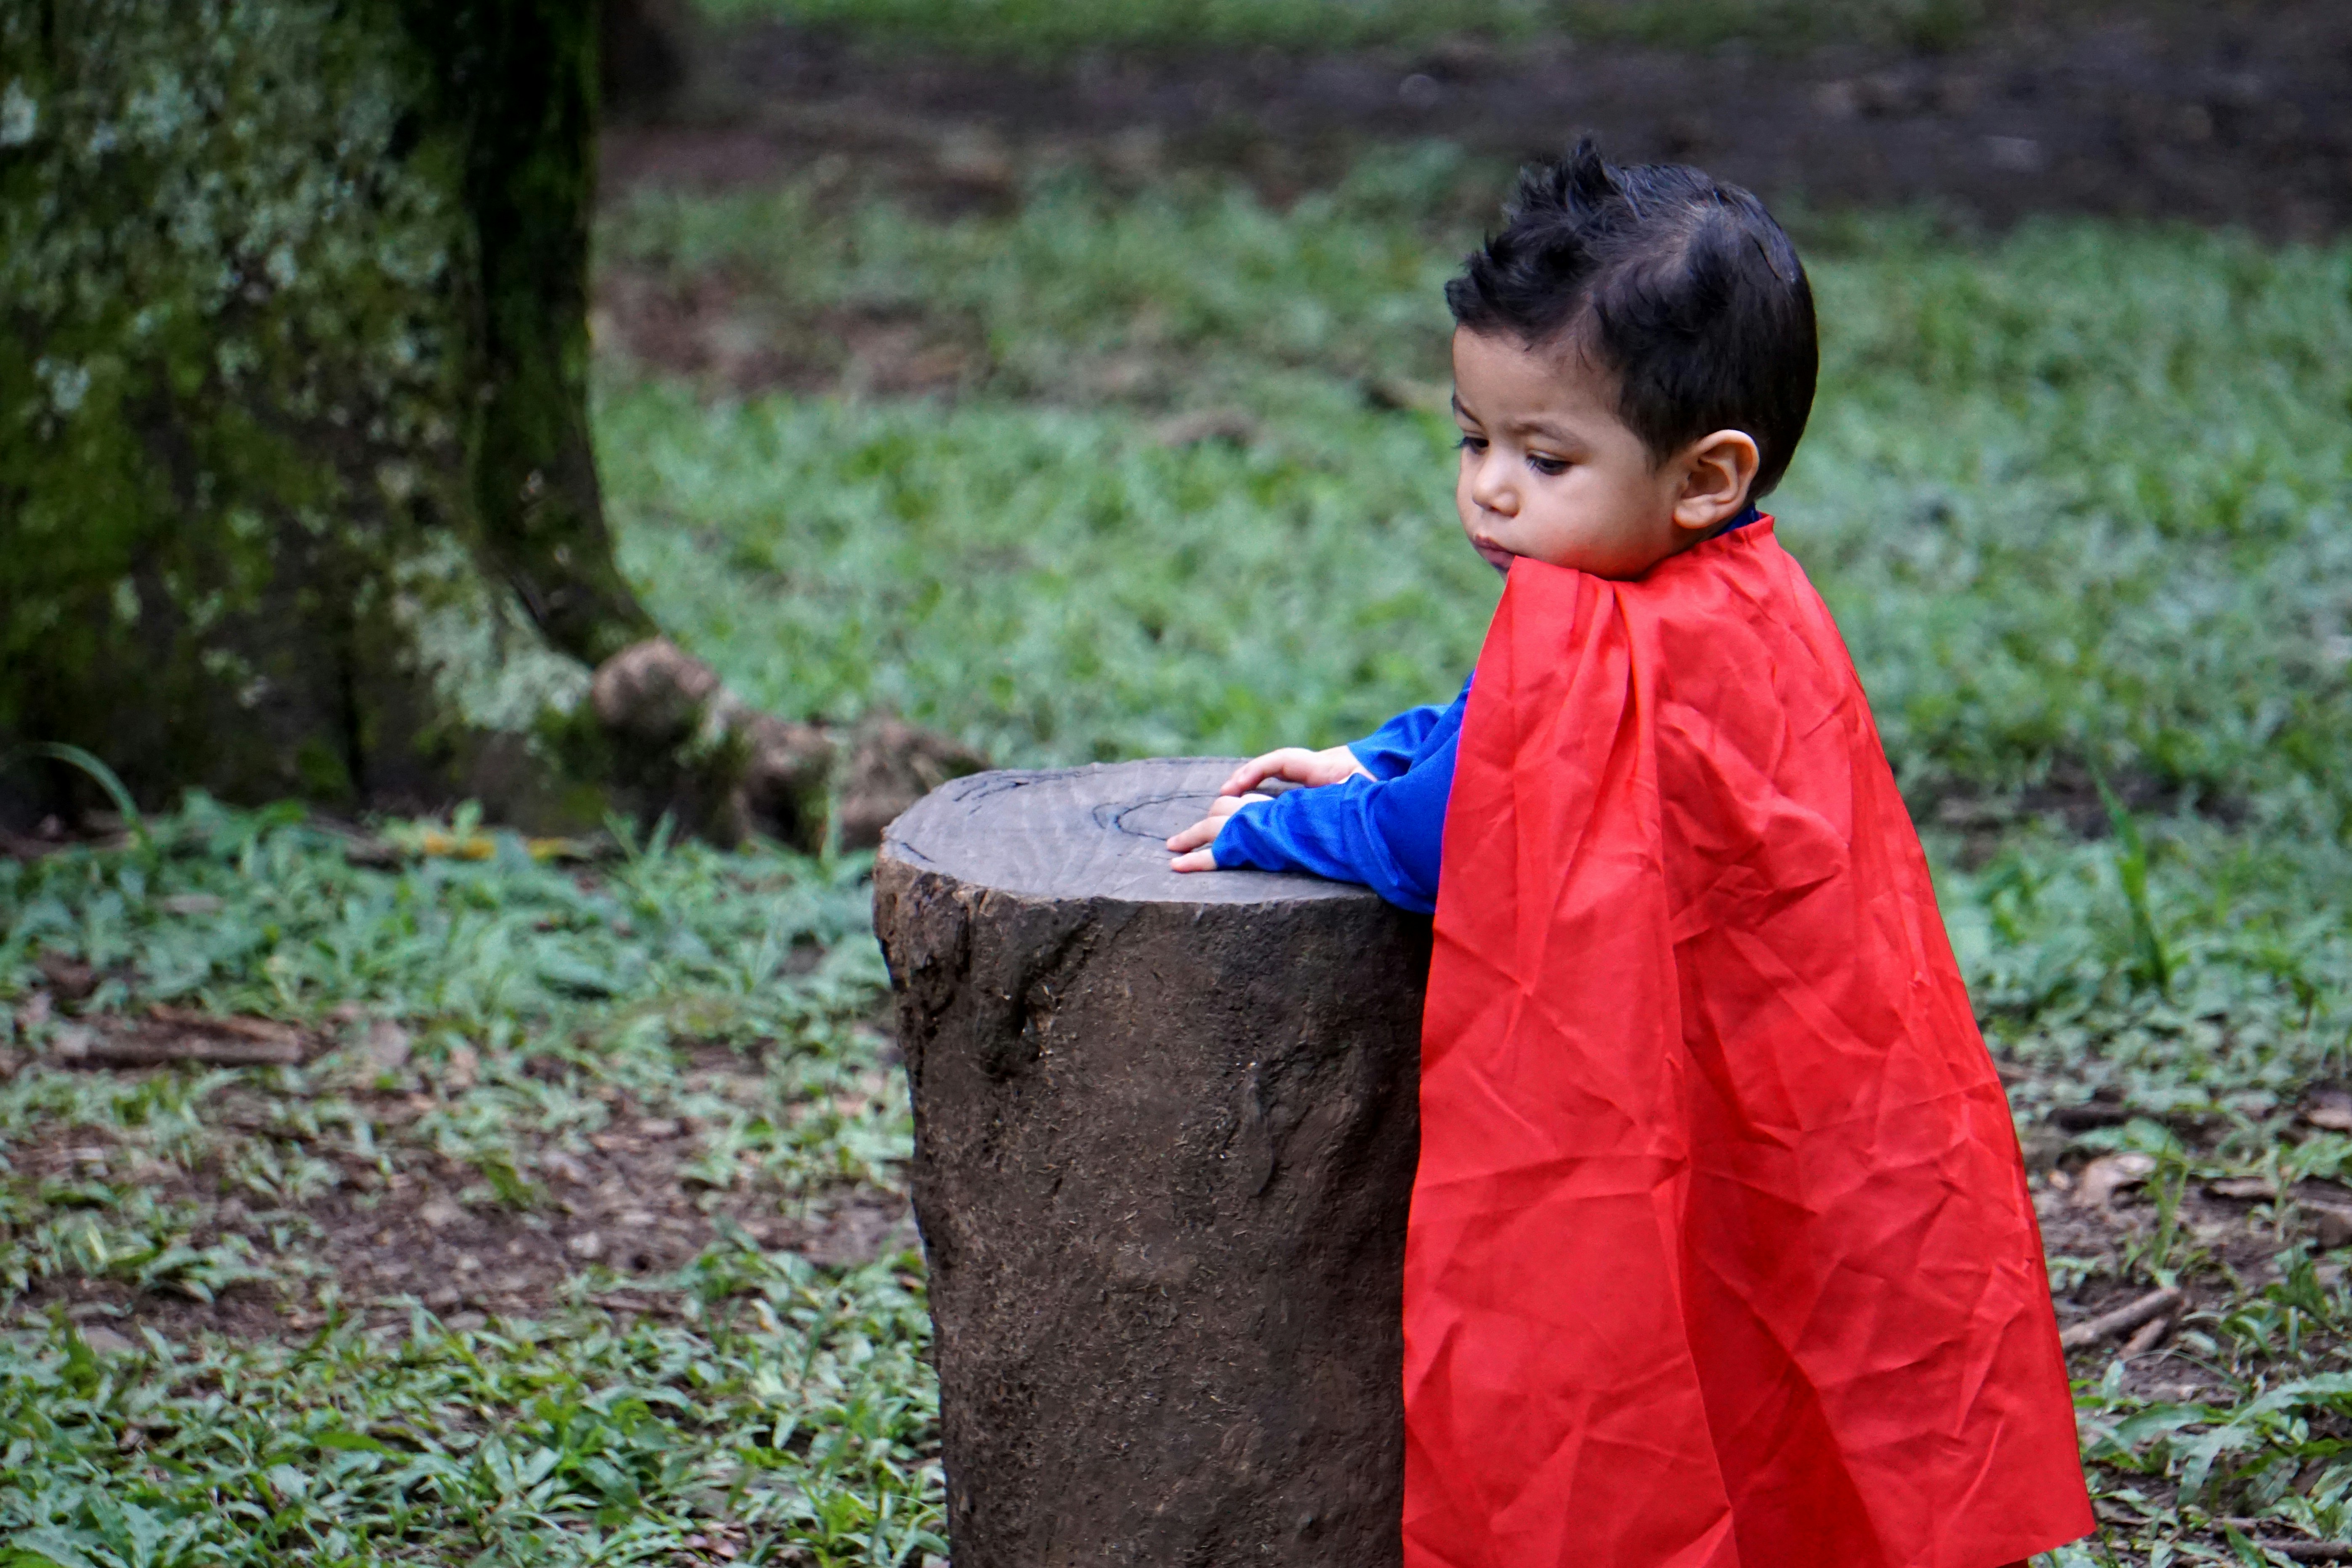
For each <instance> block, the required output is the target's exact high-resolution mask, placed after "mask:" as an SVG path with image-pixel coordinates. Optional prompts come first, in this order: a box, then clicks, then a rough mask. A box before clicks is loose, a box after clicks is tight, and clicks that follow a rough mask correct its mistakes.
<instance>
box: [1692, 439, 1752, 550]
mask: <svg viewBox="0 0 2352 1568" xmlns="http://www.w3.org/2000/svg"><path fill="white" fill-rule="evenodd" d="M1762 466H1763V458H1762V456H1761V455H1760V454H1759V452H1758V451H1757V450H1756V437H1753V436H1750V435H1749V434H1748V432H1747V431H1745V430H1717V431H1716V432H1715V433H1714V434H1713V435H1709V436H1702V437H1699V438H1698V439H1697V440H1696V441H1694V442H1692V443H1691V444H1690V445H1689V446H1688V447H1685V448H1684V449H1683V455H1682V457H1681V458H1680V459H1678V460H1677V462H1676V463H1675V467H1676V468H1678V469H1680V470H1681V472H1682V476H1683V482H1682V493H1681V494H1680V495H1679V496H1677V497H1676V498H1675V527H1676V528H1685V529H1689V530H1691V531H1693V532H1706V531H1710V530H1713V529H1717V528H1720V527H1721V526H1723V524H1725V523H1727V522H1729V521H1731V520H1732V519H1733V518H1735V517H1738V515H1739V513H1740V511H1741V510H1742V509H1744V508H1745V507H1746V506H1747V505H1748V490H1749V489H1752V488H1754V486H1755V483H1756V471H1757V469H1759V468H1761V467H1762Z"/></svg>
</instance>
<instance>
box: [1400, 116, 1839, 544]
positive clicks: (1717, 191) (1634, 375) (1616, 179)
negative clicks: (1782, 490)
mask: <svg viewBox="0 0 2352 1568" xmlns="http://www.w3.org/2000/svg"><path fill="white" fill-rule="evenodd" d="M1504 219H1505V222H1504V227H1503V231H1502V232H1501V233H1500V234H1497V235H1495V236H1493V237H1490V238H1489V239H1488V240H1487V241H1486V246H1485V247H1484V248H1483V249H1479V250H1475V251H1473V252H1471V254H1470V256H1469V258H1468V260H1467V264H1466V265H1465V268H1464V269H1463V273H1462V276H1461V277H1459V278H1456V279H1454V280H1453V281H1452V282H1450V283H1448V284H1447V285H1446V286H1445V303H1446V304H1447V305H1448V306H1449V307H1450V308H1451V309H1452V310H1453V311H1454V321H1457V322H1459V323H1461V325H1463V326H1464V327H1466V328H1468V329H1469V330H1470V331H1474V332H1505V331H1507V332H1510V333H1512V334H1514V335H1516V336H1517V338H1518V339H1519V341H1520V342H1522V343H1524V344H1526V345H1527V346H1528V347H1529V348H1535V347H1538V346H1541V345H1543V344H1547V343H1552V342H1560V341H1562V340H1570V339H1572V340H1574V341H1576V342H1578V343H1579V345H1580V346H1581V347H1583V348H1584V349H1585V350H1586V351H1587V352H1589V353H1591V354H1592V356H1593V359H1594V361H1595V363H1598V364H1600V365H1601V367H1602V368H1604V369H1606V370H1608V371H1610V372H1612V373H1613V374H1615V375H1616V377H1617V413H1618V417H1619V418H1621V419H1622V420H1624V422H1625V423H1626V424H1627V425H1628V426H1631V427H1632V429H1633V432H1634V434H1636V435H1638V436H1640V437H1642V440H1643V444H1644V445H1646V446H1647V447H1649V449H1650V452H1651V454H1652V456H1653V457H1654V458H1656V459H1657V460H1659V461H1661V462H1663V461H1664V460H1665V458H1667V457H1669V456H1670V455H1672V454H1673V453H1674V452H1675V451H1677V450H1679V449H1680V448H1681V447H1684V446H1685V445H1686V444H1687V443H1689V442H1691V441H1695V440H1696V439H1697V438H1698V437H1701V436H1704V435H1706V433H1707V432H1709V431H1711V430H1723V429H1732V430H1744V431H1746V432H1747V433H1748V435H1749V436H1751V437H1754V438H1755V441H1756V448H1757V451H1758V452H1759V455H1760V457H1761V458H1762V462H1761V466H1760V467H1759V469H1758V471H1757V475H1756V483H1755V486H1754V488H1753V489H1751V490H1750V492H1749V494H1750V496H1751V498H1752V497H1755V496H1760V495H1762V494H1764V493H1765V492H1766V491H1767V490H1769V489H1771V488H1772V487H1773V486H1774V485H1776V484H1778V483H1779V482H1780V476H1781V475H1782V474H1783V473H1785V472H1787V471H1788V468H1789V458H1790V457H1791V456H1792V455H1793V454H1794V453H1795V452H1796V449H1797V441H1798V438H1799V437H1801V436H1803V435H1804V433H1805V416H1807V415H1808V414H1810V413H1811V412H1812V406H1813V378H1814V375H1815V374H1816V373H1817V371H1818V370H1819V368H1820V363H1821V351H1820V348H1819V346H1818V344H1817V342H1816V341H1815V339H1814V335H1813V293H1812V289H1811V287H1809V286H1808V285H1807V283H1806V282H1805V268H1804V266H1803V264H1802V263H1801V262H1800V261H1799V260H1798V259H1797V249H1796V247H1794V246H1792V245H1790V243H1789V237H1788V236H1787V235H1786V234H1784V233H1782V232H1781V230H1780V225H1779V224H1777V223H1774V222H1773V221H1772V215H1771V214H1769V213H1768V212H1766V211H1765V210H1764V204H1763V203H1762V202H1759V201H1758V200H1757V199H1756V198H1755V197H1754V196H1752V195H1749V194H1748V192H1746V191H1743V190H1741V189H1740V188H1739V187H1738V186H1737V185H1727V184H1719V183H1718V182H1717V181H1716V180H1714V179H1712V178H1710V177H1709V176H1707V175H1706V174H1703V173H1701V172H1700V171H1699V170H1696V169H1694V168H1691V167H1689V166H1687V165H1685V164H1681V163H1641V164H1636V165H1634V166H1633V167H1631V168H1622V169H1621V168H1618V167H1615V166H1614V165H1612V164H1611V163H1606V162H1605V161H1603V160H1602V158H1601V152H1600V149H1599V148H1598V147H1596V146H1595V145H1594V144H1593V142H1592V138H1591V137H1590V136H1588V137H1586V138H1584V139H1583V140H1582V141H1580V142H1578V143H1577V144H1576V151H1575V152H1573V153H1570V154H1569V155H1568V156H1567V157H1566V158H1564V159H1562V160H1560V161H1559V163H1550V164H1546V165H1543V166H1541V167H1535V168H1528V169H1526V170H1523V171H1521V173H1520V175H1519V189H1518V195H1517V197H1516V198H1515V199H1514V200H1513V201H1512V203H1511V205H1510V206H1509V207H1508V208H1507V210H1506V211H1505V213H1504Z"/></svg>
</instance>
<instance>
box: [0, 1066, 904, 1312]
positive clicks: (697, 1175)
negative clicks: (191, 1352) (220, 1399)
mask: <svg viewBox="0 0 2352 1568" xmlns="http://www.w3.org/2000/svg"><path fill="white" fill-rule="evenodd" d="M730 1060H731V1061H735V1062H736V1063H737V1065H739V1066H740V1059H739V1058H731V1057H730ZM122 1076H124V1077H125V1078H133V1077H136V1076H138V1075H136V1074H124V1075H122ZM696 1077H697V1079H698V1082H699V1083H700V1084H701V1085H702V1086H703V1087H705V1088H709V1089H718V1090H719V1091H721V1092H724V1091H725V1090H726V1089H729V1088H730V1087H732V1086H730V1085H728V1084H726V1083H725V1082H723V1081H719V1079H717V1077H716V1075H714V1074H712V1073H710V1072H709V1071H707V1070H706V1071H701V1072H698V1074H697V1075H696ZM741 1081H742V1082H743V1083H744V1084H753V1083H756V1082H757V1081H758V1080H757V1079H748V1078H747V1079H742V1080H741ZM356 1103H357V1104H358V1105H359V1107H360V1108H361V1109H362V1110H364V1111H365V1112H366V1113H367V1115H368V1116H369V1117H370V1119H371V1121H372V1124H373V1135H374V1137H375V1138H377V1139H378V1140H379V1141H380V1142H379V1147H378V1150H377V1155H378V1157H376V1158H369V1157H363V1156H362V1155H359V1154H356V1153H354V1152H351V1150H350V1149H349V1148H348V1147H345V1146H341V1145H340V1144H336V1143H333V1142H330V1141H327V1140H312V1141H309V1142H307V1143H306V1144H304V1145H302V1146H300V1147H299V1149H298V1148H297V1147H296V1146H295V1145H293V1144H291V1143H289V1142H285V1140H286V1138H287V1134H286V1132H285V1131H284V1129H283V1128H282V1127H279V1126H278V1125H277V1124H275V1123H274V1122H273V1120H272V1118H271V1116H270V1113H269V1109H268V1105H267V1103H266V1102H264V1101H261V1100H257V1099H254V1098H251V1097H248V1096H247V1095H245V1094H244V1093H242V1092H241V1091H235V1090H232V1091H229V1092H227V1093H225V1094H223V1095H221V1096H218V1097H216V1098H215V1099H214V1100H211V1101H208V1102H207V1104H206V1107H205V1121H206V1123H207V1124H208V1125H209V1126H213V1127H216V1128H218V1129H220V1130H221V1131H223V1132H224V1133H226V1135H227V1136H226V1138H225V1139H224V1140H223V1141H222V1142H221V1145H220V1146H221V1148H222V1150H223V1152H221V1153H219V1154H216V1155H215V1156H211V1157H207V1158H205V1159H204V1160H202V1161H199V1162H197V1163H195V1164H194V1166H193V1168H191V1169H189V1170H186V1171H182V1170H179V1169H177V1168H176V1167H173V1166H170V1165H168V1164H165V1163H162V1162H159V1161H155V1160H152V1159H151V1158H147V1157H143V1156H141V1155H139V1154H137V1153H136V1152H134V1151H132V1150H130V1149H127V1148H124V1147H121V1146H120V1145H118V1144H116V1143H115V1142H112V1141H111V1140H110V1138H109V1137H108V1136H107V1135H106V1134H104V1133H102V1132H99V1131H94V1130H91V1129H89V1128H83V1129H79V1130H74V1131H59V1132H58V1134H56V1135H55V1136H52V1137H46V1138H42V1139H38V1140H35V1141H31V1142H19V1143H17V1144H16V1145H15V1146H13V1147H11V1148H9V1149H8V1150H7V1151H6V1153H7V1160H8V1164H9V1167H10V1174H11V1177H12V1179H13V1180H15V1181H18V1182H22V1183H25V1184H28V1185H30V1186H33V1187H35V1188H41V1187H43V1186H45V1185H46V1186H48V1187H50V1188H52V1189H54V1186H55V1184H60V1183H69V1182H77V1181H79V1182H89V1181H93V1180H103V1181H112V1182H116V1183H126V1182H127V1183H132V1184H138V1185H139V1186H141V1187H142V1188H143V1189H145V1191H146V1192H147V1193H148V1194H151V1195H152V1196H153V1197H154V1198H157V1199H159V1200H162V1201H163V1202H164V1203H166V1204H172V1205H185V1206H186V1208H187V1209H188V1210H191V1211H193V1212H194V1215H196V1216H197V1218H196V1220H195V1223H194V1225H193V1226H189V1227H188V1228H187V1229H186V1230H185V1232H184V1236H183V1237H181V1239H183V1240H184V1243H185V1245H187V1246H189V1247H194V1248H199V1249H201V1248H207V1247H215V1246H216V1245H218V1244H219V1243H221V1242H222V1241H223V1239H224V1238H226V1237H243V1238H244V1239H245V1241H246V1242H247V1244H248V1245H249V1246H250V1247H251V1249H252V1256H253V1258H254V1259H255V1261H256V1262H257V1264H259V1265H261V1266H262V1267H263V1268H265V1269H266V1270H267V1271H268V1273H269V1274H270V1275H271V1276H272V1278H270V1279H267V1280H257V1281H252V1282H246V1283H238V1284H235V1285H231V1286H229V1287H228V1288H226V1289H222V1290H220V1291H218V1292H217V1294H216V1295H215V1298H214V1299H213V1300H200V1299H197V1298H196V1297H195V1296H193V1295H191V1294H190V1293H188V1292H187V1291H186V1290H185V1289H174V1288H172V1287H169V1286H166V1287H163V1288H159V1289H145V1290H142V1289H136V1288H135V1287H134V1286H133V1285H132V1284H131V1283H129V1282H126V1281H125V1280H123V1279H110V1278H106V1277H104V1276H103V1275H94V1274H89V1273H80V1272H76V1273H70V1274H67V1275H63V1276H61V1277H59V1278H57V1279H52V1280H49V1281H47V1282H43V1283H39V1284H36V1285H35V1286H34V1287H33V1288H32V1289H30V1290H28V1291H26V1293H25V1294H24V1295H23V1296H21V1297H19V1298H18V1299H17V1301H16V1309H17V1310H18V1311H20V1312H26V1311H29V1312H32V1313H41V1312H46V1311H47V1310H51V1309H52V1308H57V1307H62V1308H64V1309H65V1310H67V1311H68V1313H69V1315H71V1316H74V1317H76V1318H79V1319H82V1320H84V1321H94V1322H95V1321H102V1322H105V1323H106V1324H108V1325H109V1326H110V1330H111V1331H115V1332H120V1333H126V1334H129V1333H135V1332H136V1331H137V1330H138V1329H139V1328H141V1327H143V1326H152V1327H154V1328H155V1329H157V1330H158V1331H162V1332H163V1333H165V1334H167V1335H172V1336H180V1335H185V1334H187V1333H191V1332H196V1331H215V1332H222V1333H226V1334H230V1335H233V1336H236V1337H243V1338H253V1337H262V1336H268V1335H273V1334H284V1333H289V1332H294V1333H301V1332H307V1331H310V1330H312V1329H314V1328H316V1327H318V1326H320V1324H321V1323H323V1322H324V1321H326V1320H327V1317H328V1313H329V1309H330V1306H331V1304H340V1306H341V1307H342V1308H343V1309H345V1310H361V1311H362V1312H368V1313H382V1314H390V1315H396V1316H402V1317H404V1316H405V1315H406V1313H407V1312H408V1311H409V1310H412V1309H413V1308H415V1307H418V1306H421V1307H423V1308H425V1309H426V1310H430V1311H433V1312H436V1313H438V1314H441V1315H443V1316H444V1317H452V1318H454V1317H457V1316H460V1315H462V1314H465V1313H478V1314H482V1315H484V1316H506V1317H528V1316H531V1315H535V1314H540V1313H543V1312H545V1311H547V1310H550V1309H551V1308H554V1307H557V1306H560V1305H563V1304H566V1303H568V1302H571V1301H573V1300H577V1299H584V1300H587V1301H588V1302H590V1303H591V1304H594V1305H601V1306H604V1307H606V1308H609V1309H611V1310H616V1311H625V1312H651V1313H656V1314H660V1313H663V1312H667V1311H668V1310H670V1308H669V1306H668V1304H667V1300H666V1299H665V1295H664V1293H663V1292H661V1291H659V1290H657V1289H651V1287H652V1286H654V1285H655V1284H656V1282H657V1281H658V1280H659V1279H660V1277H662V1276H664V1275H667V1274H669V1273H672V1272H673V1271H675V1270H677V1269H678V1268H682V1267H683V1266H685V1265H686V1264H688V1262H690V1261H692V1260H693V1259H694V1258H696V1257H697V1256H698V1255H699V1254H700V1253H702V1252H703V1251H704V1250H705V1249H706V1248H708V1247H712V1246H713V1245H715V1244H719V1243H724V1242H729V1241H733V1242H736V1243H737V1244H739V1245H740V1244H742V1243H747V1242H748V1243H749V1244H751V1245H753V1246H756V1247H760V1248H761V1249H762V1250H767V1251H775V1252H793V1253H798V1254H800V1255H801V1256H803V1257H804V1258H808V1259H809V1260H810V1261H812V1262H814V1263H818V1264H821V1265H825V1266H829V1267H844V1266H854V1265H857V1264H862V1263H866V1262H869V1261H871V1260H873V1259H874V1258H878V1257H882V1256H885V1255H887V1254H889V1253H893V1252H897V1251H900V1250H904V1249H906V1248H908V1247H915V1246H917V1245H919V1243H918V1238H917V1236H916V1232H915V1229H914V1222H913V1215H912V1213H911V1210H910V1209H909V1207H908V1201H907V1197H906V1194H903V1193H900V1192H895V1191H888V1190H884V1189H880V1188H875V1187H867V1186H842V1187H838V1188H835V1189H834V1190H831V1191H828V1192H824V1193H821V1194H813V1195H809V1196H805V1197H801V1198H794V1199H783V1198H782V1194H779V1193H778V1192H777V1191H776V1190H775V1189H774V1188H773V1187H772V1185H763V1184H759V1183H756V1182H749V1181H746V1182H736V1183H730V1184H729V1185H727V1186H725V1187H721V1188H714V1187H713V1186H711V1185H710V1184H709V1173H708V1172H707V1171H701V1172H698V1171H695V1170H690V1169H689V1168H688V1167H689V1166H692V1165H693V1163H694V1162H695V1161H696V1158H697V1156H698V1155H699V1154H701V1153H702V1152H704V1150H705V1148H706V1142H705V1133H706V1132H707V1131H709V1130H708V1129H706V1128H704V1127H701V1126H698V1124H697V1123H696V1122H695V1121H693V1120H692V1119H690V1118H685V1117H679V1116H675V1115H665V1114H653V1113H648V1112H645V1111H642V1110H639V1109H638V1108H637V1107H635V1105H634V1104H632V1103H630V1102H628V1101H626V1100H621V1101H619V1102H617V1103H615V1105H614V1114H613V1116H612V1118H611V1120H610V1121H609V1123H608V1124H607V1125H606V1126H605V1127H604V1129H603V1130H601V1131H596V1132H593V1133H591V1134H589V1135H588V1136H587V1137H586V1138H585V1140H584V1141H580V1140H563V1139H560V1138H558V1137H555V1136H552V1135H549V1134H545V1133H541V1132H537V1131H531V1130H528V1129H516V1130H515V1131H513V1132H512V1134H511V1136H510V1138H509V1142H508V1144H507V1148H506V1150H505V1151H504V1152H505V1153H506V1155H507V1157H508V1159H509V1160H510V1162H511V1164H510V1166H509V1168H508V1169H507V1170H506V1171H502V1172H501V1173H500V1174H502V1175H507V1176H508V1180H509V1191H508V1192H507V1193H506V1194H503V1195H501V1194H499V1191H498V1190H497V1188H498V1184H497V1183H495V1182H491V1181H486V1179H485V1170H484V1168H483V1167H482V1166H481V1165H479V1164H478V1163H472V1162H468V1161H465V1160H458V1159H452V1158H449V1157H447V1156H446V1155H442V1154H440V1153H437V1152H434V1151H432V1150H431V1149H429V1148H425V1147H422V1146H420V1145H419V1144H418V1143H417V1142H411V1141H409V1140H408V1139H406V1138H405V1137H404V1133H403V1130H404V1128H406V1127H408V1126H409V1125H411V1124H413V1123H414V1122H415V1121H417V1120H418V1119H419V1118H420V1117H422V1116H423V1115H424V1114H425V1112H427V1111H429V1110H433V1109H434V1108H435V1107H436V1103H437V1102H436V1101H435V1100H432V1099H431V1098H429V1097H427V1096H424V1095H414V1096H375V1097H367V1096H362V1097H357V1099H356ZM252 1140H268V1141H270V1142H273V1143H274V1144H275V1146H276V1147H277V1148H278V1150H280V1151H282V1157H283V1159H284V1161H285V1162H286V1163H289V1164H290V1163H292V1162H294V1161H296V1160H299V1159H300V1158H301V1157H302V1155H303V1154H305V1153H309V1154H315V1155H317V1156H319V1157H320V1158H322V1159H324V1160H325V1161H326V1162H328V1163H329V1164H331V1166H332V1172H331V1173H325V1172H318V1173H313V1174H312V1175H311V1177H310V1183H309V1184H310V1185H312V1186H314V1187H318V1188H322V1189H323V1190H318V1191H315V1192H314V1193H312V1194H309V1195H306V1196H304V1197H301V1198H300V1199H299V1200H293V1201H277V1202H273V1201H271V1200H270V1199H268V1198H264V1197H257V1196H256V1194H254V1193H253V1192H251V1191H250V1190H249V1189H248V1188H247V1186H246V1185H244V1184H240V1182H239V1181H238V1180H237V1179H236V1174H235V1173H233V1172H232V1171H231V1170H230V1169H229V1168H228V1161H229V1159H230V1157H231V1155H232V1153H233V1152H235V1151H236V1148H237V1147H238V1145H239V1144H240V1143H241V1142H248V1141H252ZM567 1142H572V1143H579V1142H584V1147H567V1146H566V1144H567ZM386 1165H389V1166H390V1169H389V1171H387V1170H385V1169H384V1166H386Z"/></svg>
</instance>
